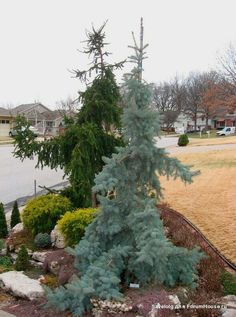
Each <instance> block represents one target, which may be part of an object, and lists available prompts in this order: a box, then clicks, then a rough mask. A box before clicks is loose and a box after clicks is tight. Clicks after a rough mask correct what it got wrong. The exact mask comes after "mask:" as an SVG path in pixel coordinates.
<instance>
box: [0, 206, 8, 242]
mask: <svg viewBox="0 0 236 317" xmlns="http://www.w3.org/2000/svg"><path fill="white" fill-rule="evenodd" d="M7 235H8V230H7V221H6V215H5V212H4V208H3V204H2V203H0V239H2V238H6V236H7Z"/></svg>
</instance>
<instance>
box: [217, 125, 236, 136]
mask: <svg viewBox="0 0 236 317" xmlns="http://www.w3.org/2000/svg"><path fill="white" fill-rule="evenodd" d="M233 133H235V127H224V129H223V130H220V131H218V132H216V134H217V135H230V134H233Z"/></svg>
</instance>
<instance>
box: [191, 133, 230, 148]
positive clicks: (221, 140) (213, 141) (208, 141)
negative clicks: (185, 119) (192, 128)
mask: <svg viewBox="0 0 236 317" xmlns="http://www.w3.org/2000/svg"><path fill="white" fill-rule="evenodd" d="M188 137H189V145H188V146H198V145H217V144H236V136H235V135H229V136H217V137H214V138H200V137H198V138H192V135H188Z"/></svg>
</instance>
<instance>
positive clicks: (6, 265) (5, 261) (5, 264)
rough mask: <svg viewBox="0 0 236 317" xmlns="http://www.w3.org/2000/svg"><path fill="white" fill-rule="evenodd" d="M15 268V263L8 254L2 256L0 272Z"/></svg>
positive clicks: (0, 257) (0, 258)
mask: <svg viewBox="0 0 236 317" xmlns="http://www.w3.org/2000/svg"><path fill="white" fill-rule="evenodd" d="M12 269H13V264H12V261H11V258H10V257H8V256H0V274H1V273H4V272H7V271H11V270H12Z"/></svg>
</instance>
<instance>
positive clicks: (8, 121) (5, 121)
mask: <svg viewBox="0 0 236 317" xmlns="http://www.w3.org/2000/svg"><path fill="white" fill-rule="evenodd" d="M9 123H10V120H0V124H9Z"/></svg>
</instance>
